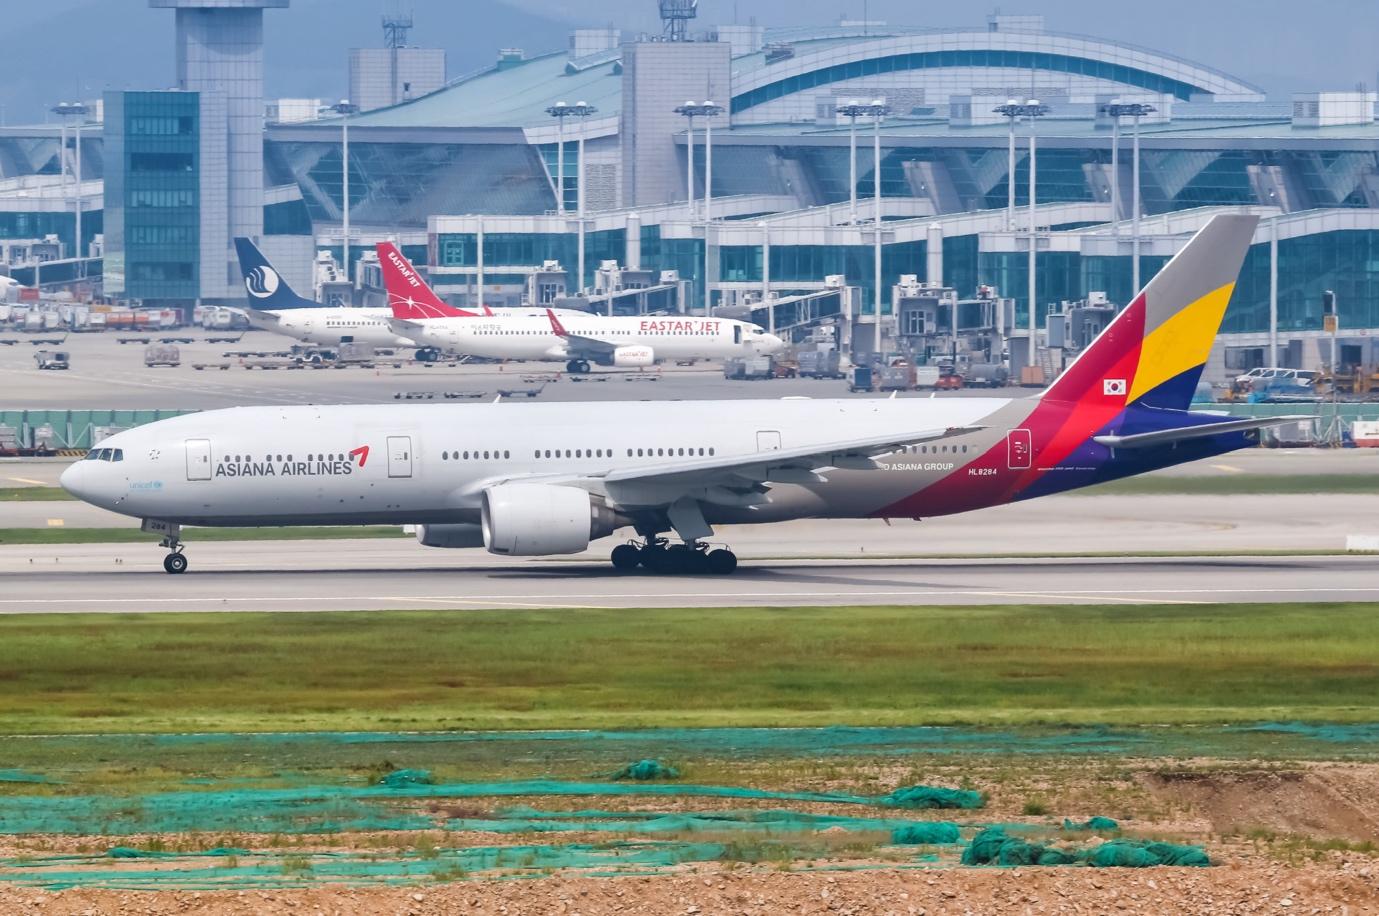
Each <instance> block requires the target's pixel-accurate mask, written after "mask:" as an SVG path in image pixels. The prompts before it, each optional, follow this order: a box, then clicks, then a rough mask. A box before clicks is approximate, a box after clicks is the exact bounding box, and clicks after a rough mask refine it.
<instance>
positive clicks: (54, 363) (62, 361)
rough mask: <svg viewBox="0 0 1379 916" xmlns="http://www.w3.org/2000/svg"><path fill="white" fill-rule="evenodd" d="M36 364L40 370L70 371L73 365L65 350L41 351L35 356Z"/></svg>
mask: <svg viewBox="0 0 1379 916" xmlns="http://www.w3.org/2000/svg"><path fill="white" fill-rule="evenodd" d="M34 362H36V363H38V368H40V369H69V368H71V365H72V364H71V360H70V359H68V356H67V352H66V351H65V350H39V351H38V352H37V353H35V354H34Z"/></svg>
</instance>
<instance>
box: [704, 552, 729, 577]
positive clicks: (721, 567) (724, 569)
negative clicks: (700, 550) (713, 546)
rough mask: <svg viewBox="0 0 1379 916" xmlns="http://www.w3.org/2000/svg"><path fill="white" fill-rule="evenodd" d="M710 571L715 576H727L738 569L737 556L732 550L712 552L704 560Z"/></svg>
mask: <svg viewBox="0 0 1379 916" xmlns="http://www.w3.org/2000/svg"><path fill="white" fill-rule="evenodd" d="M704 562H705V563H706V564H707V565H708V570H709V572H710V573H712V574H713V575H715V576H726V575H729V574H730V573H732V572H733V570H735V569H737V554H735V553H733V552H732V551H731V550H723V549H719V550H711V551H709V554H708V556H706V557H705V558H704Z"/></svg>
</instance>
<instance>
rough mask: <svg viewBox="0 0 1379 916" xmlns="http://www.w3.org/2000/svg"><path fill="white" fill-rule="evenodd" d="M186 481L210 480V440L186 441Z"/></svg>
mask: <svg viewBox="0 0 1379 916" xmlns="http://www.w3.org/2000/svg"><path fill="white" fill-rule="evenodd" d="M187 479H188V480H210V479H211V440H210V439H188V440H187Z"/></svg>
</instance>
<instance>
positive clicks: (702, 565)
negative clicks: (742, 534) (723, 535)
mask: <svg viewBox="0 0 1379 916" xmlns="http://www.w3.org/2000/svg"><path fill="white" fill-rule="evenodd" d="M612 560H613V568H614V569H617V570H620V571H622V572H631V571H632V570H634V569H636V568H637V567H638V566H641V567H642V568H643V569H646V570H648V571H649V572H654V573H661V574H663V575H665V574H670V575H688V576H698V575H711V576H726V575H728V574H730V573H731V572H733V570H735V569H737V554H735V553H733V552H732V551H731V550H727V549H725V548H721V547H720V548H716V549H714V548H710V547H709V545H708V544H705V543H703V542H702V541H689V542H686V543H684V544H671V543H670V542H669V541H668V540H666V539H665V538H660V537H651V538H648V539H647V540H646V542H645V543H638V542H636V541H629V542H628V543H626V544H619V545H618V546H617V547H614V548H613V556H612Z"/></svg>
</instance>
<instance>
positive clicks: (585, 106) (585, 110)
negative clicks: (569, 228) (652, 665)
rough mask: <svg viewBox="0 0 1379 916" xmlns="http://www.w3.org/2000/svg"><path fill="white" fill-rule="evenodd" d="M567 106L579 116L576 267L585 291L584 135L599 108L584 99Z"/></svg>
mask: <svg viewBox="0 0 1379 916" xmlns="http://www.w3.org/2000/svg"><path fill="white" fill-rule="evenodd" d="M566 108H567V111H566V112H565V113H566V114H567V115H573V116H574V117H576V118H579V138H578V139H577V140H576V141H575V159H576V160H577V161H576V162H575V218H576V219H577V220H578V222H579V239H578V245H579V250H578V256H577V259H576V260H577V261H578V263H577V264H576V266H575V269H576V270H577V271H579V279H578V281H577V283H576V288H577V289H578V290H579V291H580V292H583V291H584V135H585V133H587V124H588V120H589V115H591V114H593V113H594V112H596V111H598V109H597V108H595V107H594V106H593V105H590V104H589V103H588V102H584V101H580V102H575V103H574V104H573V105H568V106H566Z"/></svg>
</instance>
